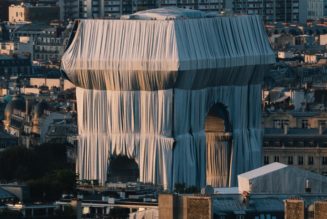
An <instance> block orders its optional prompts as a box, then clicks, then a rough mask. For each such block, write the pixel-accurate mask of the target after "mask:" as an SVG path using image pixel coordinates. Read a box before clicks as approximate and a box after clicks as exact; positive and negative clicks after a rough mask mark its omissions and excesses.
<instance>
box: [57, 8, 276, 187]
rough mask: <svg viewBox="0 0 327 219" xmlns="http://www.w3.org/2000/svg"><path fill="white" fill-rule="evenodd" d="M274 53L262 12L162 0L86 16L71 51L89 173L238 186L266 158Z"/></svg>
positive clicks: (84, 174)
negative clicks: (131, 165)
mask: <svg viewBox="0 0 327 219" xmlns="http://www.w3.org/2000/svg"><path fill="white" fill-rule="evenodd" d="M274 61H275V56H274V53H273V52H272V50H271V47H270V45H269V42H268V39H267V36H266V33H265V30H264V27H263V24H262V21H261V19H260V17H258V16H212V14H211V16H210V17H209V16H207V15H206V14H205V13H203V12H200V11H195V10H187V9H178V8H161V9H154V10H149V11H143V12H138V13H136V14H133V15H128V16H124V17H122V19H120V20H81V21H79V23H78V28H77V30H76V33H75V36H74V38H73V40H72V42H71V43H70V45H69V46H68V48H67V50H66V51H65V53H64V55H63V58H62V68H63V70H64V71H65V73H66V74H67V76H68V78H69V79H70V80H71V81H72V82H73V83H74V84H75V85H76V86H77V89H76V95H77V111H78V128H79V141H78V163H77V172H78V173H79V176H80V178H81V179H98V180H99V181H100V182H101V183H105V182H106V181H107V180H109V181H110V176H109V177H107V174H108V169H110V165H111V161H112V160H113V159H115V158H116V157H120V156H126V157H128V158H129V159H132V160H134V161H135V162H136V163H137V166H138V168H139V176H138V178H139V180H140V181H141V182H150V183H155V184H158V185H162V186H163V187H164V188H168V189H172V188H173V186H174V184H175V183H185V184H186V185H189V186H191V185H195V186H199V187H200V186H204V185H206V184H209V185H212V186H215V187H224V186H232V185H235V184H236V183H237V174H239V173H243V172H245V171H248V170H251V169H253V168H257V167H259V166H260V165H261V141H262V130H261V127H260V126H261V124H260V123H261V117H260V116H261V114H260V113H261V80H262V78H263V74H264V71H266V70H267V66H269V64H272V63H274Z"/></svg>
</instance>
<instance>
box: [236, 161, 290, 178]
mask: <svg viewBox="0 0 327 219" xmlns="http://www.w3.org/2000/svg"><path fill="white" fill-rule="evenodd" d="M285 167H287V165H285V164H282V163H277V162H275V163H271V164H269V165H265V166H262V167H260V168H257V169H254V170H251V171H249V172H246V173H243V174H240V175H238V177H242V178H246V179H253V178H257V177H259V176H263V175H266V174H269V173H271V172H274V171H277V170H280V169H283V168H285Z"/></svg>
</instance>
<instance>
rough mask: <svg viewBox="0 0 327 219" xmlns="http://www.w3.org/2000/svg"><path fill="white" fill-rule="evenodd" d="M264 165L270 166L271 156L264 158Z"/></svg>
mask: <svg viewBox="0 0 327 219" xmlns="http://www.w3.org/2000/svg"><path fill="white" fill-rule="evenodd" d="M263 162H264V164H265V165H266V164H269V156H264V161H263Z"/></svg>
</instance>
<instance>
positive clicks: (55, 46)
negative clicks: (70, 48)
mask: <svg viewBox="0 0 327 219" xmlns="http://www.w3.org/2000/svg"><path fill="white" fill-rule="evenodd" d="M62 33H63V29H62V28H60V27H51V28H47V29H44V30H43V31H42V33H41V34H40V35H39V36H37V37H36V38H35V45H34V60H42V61H44V62H48V61H51V62H55V63H58V62H59V61H60V58H61V56H62V54H63V52H64V45H63V41H64V39H63V37H62Z"/></svg>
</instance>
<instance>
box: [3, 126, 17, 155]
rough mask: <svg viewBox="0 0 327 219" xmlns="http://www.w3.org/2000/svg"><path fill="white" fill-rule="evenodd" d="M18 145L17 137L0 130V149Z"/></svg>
mask: <svg viewBox="0 0 327 219" xmlns="http://www.w3.org/2000/svg"><path fill="white" fill-rule="evenodd" d="M15 146H18V138H17V137H15V136H12V135H9V134H8V133H6V132H4V131H3V130H0V151H2V150H4V149H7V148H10V147H15Z"/></svg>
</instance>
